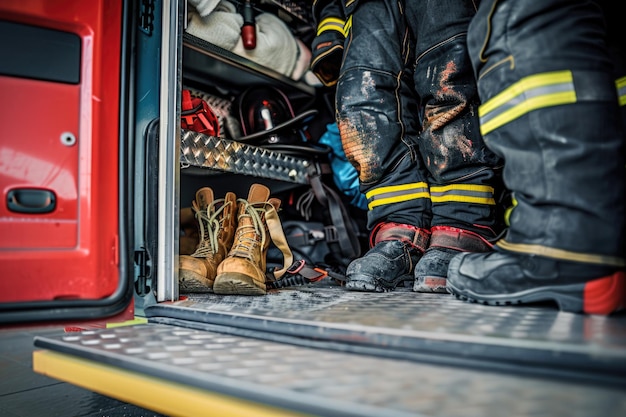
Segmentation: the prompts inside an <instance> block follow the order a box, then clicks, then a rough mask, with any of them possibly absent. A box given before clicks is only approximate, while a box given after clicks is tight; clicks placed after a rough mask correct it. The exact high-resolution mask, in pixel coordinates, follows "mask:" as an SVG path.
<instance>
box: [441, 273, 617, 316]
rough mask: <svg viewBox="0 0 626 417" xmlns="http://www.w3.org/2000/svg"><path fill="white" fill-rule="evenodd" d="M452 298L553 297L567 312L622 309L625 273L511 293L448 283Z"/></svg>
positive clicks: (511, 300)
mask: <svg viewBox="0 0 626 417" xmlns="http://www.w3.org/2000/svg"><path fill="white" fill-rule="evenodd" d="M448 289H449V291H450V292H451V293H452V294H454V295H455V296H456V298H458V299H461V300H464V301H469V302H473V303H480V304H485V305H491V306H512V305H519V304H530V303H538V302H545V301H553V302H556V304H557V305H558V307H559V310H561V311H566V312H569V313H587V314H598V315H608V314H611V313H614V312H617V311H621V310H623V309H626V273H625V272H616V273H615V274H613V275H610V276H608V277H603V278H598V279H595V280H592V281H589V282H586V283H582V284H572V285H559V286H545V287H539V288H533V289H529V290H525V291H519V292H516V293H511V294H491V295H484V294H476V293H474V292H472V291H470V290H460V289H458V288H455V287H454V285H452V284H450V283H448Z"/></svg>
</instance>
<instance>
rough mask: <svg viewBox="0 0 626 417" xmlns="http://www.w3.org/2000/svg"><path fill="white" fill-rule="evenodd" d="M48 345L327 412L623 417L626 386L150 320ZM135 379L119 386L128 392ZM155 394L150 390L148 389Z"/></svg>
mask: <svg viewBox="0 0 626 417" xmlns="http://www.w3.org/2000/svg"><path fill="white" fill-rule="evenodd" d="M35 345H36V346H37V347H39V348H43V349H48V350H52V351H57V352H61V353H64V354H68V355H74V356H76V357H80V358H84V359H88V360H90V361H96V362H101V363H104V364H106V365H107V366H108V367H110V368H111V369H113V368H115V369H118V368H120V369H128V370H132V371H133V372H138V373H141V374H143V375H146V376H149V377H154V378H162V379H164V380H167V381H172V383H177V384H185V385H188V386H191V387H195V388H199V389H201V390H205V391H206V392H207V393H208V392H211V393H220V394H225V395H228V396H233V397H236V398H238V399H240V400H245V401H253V402H256V403H260V404H268V405H272V406H275V407H279V408H281V409H285V410H291V411H293V412H297V413H305V414H308V415H317V416H331V415H332V416H355V417H356V416H358V417H367V416H383V415H384V416H389V417H393V416H399V417H403V416H414V417H417V416H466V417H473V416H477V417H478V416H480V417H490V416H497V417H501V416H502V415H515V416H551V417H559V416H563V417H578V416H580V417H588V416H590V415H602V416H606V417H612V416H616V417H617V416H620V417H621V416H623V415H624V413H625V412H626V395H624V394H625V391H624V389H623V388H619V387H610V386H594V385H590V384H584V383H576V382H571V381H554V380H550V379H541V378H532V377H523V376H520V375H517V374H504V373H493V372H487V371H475V370H468V369H460V368H456V367H449V366H436V365H432V364H422V363H416V362H413V361H408V360H400V359H390V358H381V357H376V356H369V355H363V354H351V353H347V352H337V351H332V350H325V349H318V348H309V347H302V346H297V345H292V344H289V343H278V342H273V341H267V340H261V339H256V338H252V337H242V336H235V335H228V334H224V333H220V332H217V331H210V330H201V329H191V328H187V327H182V326H176V325H162V324H153V323H148V324H144V325H135V326H128V327H117V328H111V329H100V330H93V331H84V332H81V333H70V334H64V335H58V336H45V337H36V339H35ZM125 389H126V390H127V387H122V386H120V387H119V388H118V393H119V395H120V396H121V397H122V398H123V395H126V396H127V394H128V393H127V392H126V391H124V392H122V391H123V390H125ZM142 394H143V395H150V392H143V393H142Z"/></svg>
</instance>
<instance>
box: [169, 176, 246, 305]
mask: <svg viewBox="0 0 626 417" xmlns="http://www.w3.org/2000/svg"><path fill="white" fill-rule="evenodd" d="M192 207H193V210H194V211H195V212H196V218H197V219H198V224H199V229H200V230H199V232H200V241H199V243H198V247H197V248H196V250H195V252H194V253H192V254H191V255H181V256H180V258H179V269H178V284H179V291H180V292H181V293H190V292H211V291H212V289H213V282H214V281H215V276H216V274H217V266H218V265H219V264H220V262H222V260H223V259H224V257H225V256H226V254H227V253H228V250H229V249H230V247H231V246H232V244H233V237H234V236H235V226H236V219H237V218H236V217H235V213H236V211H237V197H236V196H235V194H234V193H231V192H229V193H226V196H225V197H224V198H223V199H217V200H214V199H213V190H212V189H211V188H209V187H204V188H201V189H199V190H198V191H197V192H196V199H195V201H193V203H192Z"/></svg>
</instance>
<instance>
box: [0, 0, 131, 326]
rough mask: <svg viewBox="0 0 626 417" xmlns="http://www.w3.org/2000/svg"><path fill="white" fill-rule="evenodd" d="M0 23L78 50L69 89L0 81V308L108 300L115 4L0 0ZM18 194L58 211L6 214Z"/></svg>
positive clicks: (113, 244)
mask: <svg viewBox="0 0 626 417" xmlns="http://www.w3.org/2000/svg"><path fill="white" fill-rule="evenodd" d="M0 19H1V20H5V21H12V22H16V23H21V24H27V25H33V26H37V27H42V28H48V29H56V30H60V31H64V32H70V33H73V34H76V35H78V36H79V37H80V42H81V63H80V66H81V67H80V83H79V84H77V85H73V84H64V83H54V82H49V81H40V80H29V79H23V78H18V77H12V76H0V91H1V93H0V193H1V195H2V199H3V201H2V202H0V302H1V303H5V302H6V303H12V302H30V301H34V302H37V301H50V300H66V299H85V300H87V299H96V300H97V299H103V298H106V297H107V296H110V295H111V294H113V293H114V292H115V291H116V289H117V287H118V285H119V281H120V278H119V266H118V264H117V263H118V258H119V253H118V252H119V247H118V243H119V242H118V239H119V236H118V222H119V219H118V204H119V201H118V163H119V162H118V155H119V149H118V141H119V111H120V110H119V109H120V97H119V88H120V54H121V46H120V45H121V33H122V27H121V25H122V5H121V2H120V1H111V0H90V1H81V0H47V1H46V0H3V1H1V2H0ZM2 41H3V42H4V41H6V40H5V39H3V40H2ZM24 53H28V51H24ZM65 132H69V133H71V134H72V135H73V136H74V137H75V138H76V143H75V144H74V145H69V146H68V144H67V143H63V141H62V140H61V137H62V135H63V134H64V133H65ZM20 187H21V188H34V189H45V190H51V191H52V192H54V194H55V195H56V199H57V202H56V208H55V209H54V211H52V212H50V213H42V214H32V213H16V212H14V211H10V210H9V209H8V208H7V204H6V200H7V193H8V192H9V191H10V190H11V189H15V188H20ZM126 315H127V316H128V315H129V316H130V317H132V311H131V312H130V313H129V314H126Z"/></svg>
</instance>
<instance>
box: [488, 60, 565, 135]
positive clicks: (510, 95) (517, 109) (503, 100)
mask: <svg viewBox="0 0 626 417" xmlns="http://www.w3.org/2000/svg"><path fill="white" fill-rule="evenodd" d="M575 102H576V91H575V89H574V81H573V77H572V72H571V71H557V72H550V73H545V74H536V75H531V76H528V77H525V78H523V79H521V80H520V81H518V82H517V83H515V84H513V85H511V86H510V87H508V88H507V89H505V90H504V91H502V92H501V93H500V94H498V95H496V96H494V97H493V98H491V99H490V100H488V101H487V102H485V103H484V104H483V105H481V106H480V108H479V109H478V115H479V116H480V132H481V133H482V134H483V135H486V134H487V133H489V132H491V131H493V130H495V129H497V128H499V127H501V126H503V125H505V124H507V123H510V122H511V121H513V120H515V119H517V118H518V117H520V116H523V115H524V114H526V113H529V112H531V111H533V110H537V109H540V108H544V107H551V106H558V105H561V104H568V103H575Z"/></svg>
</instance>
